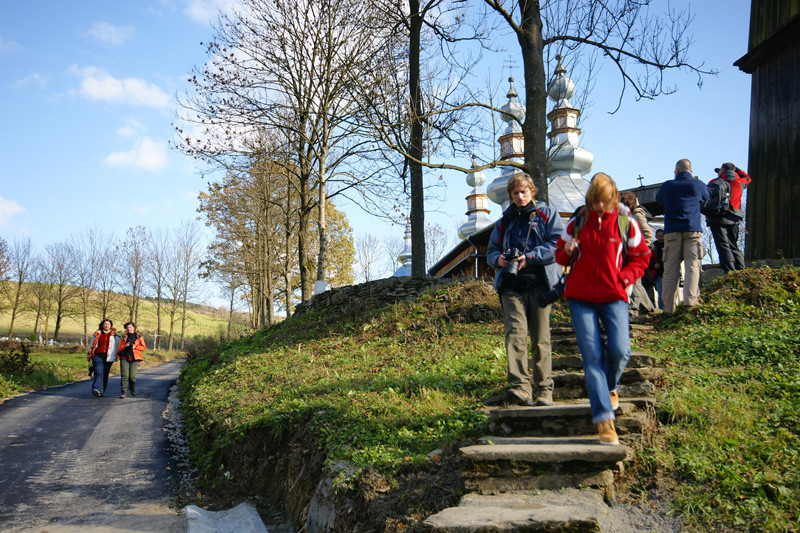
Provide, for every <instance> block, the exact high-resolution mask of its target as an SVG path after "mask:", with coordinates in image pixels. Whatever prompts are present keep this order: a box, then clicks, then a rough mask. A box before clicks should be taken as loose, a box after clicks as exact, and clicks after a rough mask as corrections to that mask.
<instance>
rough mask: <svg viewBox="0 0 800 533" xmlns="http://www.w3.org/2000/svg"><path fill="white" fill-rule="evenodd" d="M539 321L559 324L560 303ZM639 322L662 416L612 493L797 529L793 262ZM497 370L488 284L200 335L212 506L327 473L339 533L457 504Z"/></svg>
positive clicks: (186, 376)
mask: <svg viewBox="0 0 800 533" xmlns="http://www.w3.org/2000/svg"><path fill="white" fill-rule="evenodd" d="M358 307H361V308H362V309H364V308H365V307H367V306H353V308H358ZM552 322H553V325H568V324H569V318H568V311H567V310H566V307H565V306H564V305H563V303H562V304H560V305H558V306H556V308H555V310H554V313H553V318H552ZM653 325H654V327H655V329H654V331H653V333H652V334H650V335H646V336H643V337H639V338H637V339H636V340H635V341H634V344H635V345H636V346H635V347H636V348H638V349H644V350H646V351H648V352H650V353H652V354H653V355H655V356H656V357H657V358H658V359H659V360H660V361H661V363H662V365H663V366H664V367H665V375H666V379H665V383H664V387H663V389H662V391H661V393H660V398H659V400H660V403H661V408H660V409H659V413H658V414H659V419H660V422H661V424H660V425H659V427H658V430H657V431H656V432H655V433H653V434H651V435H648V436H647V438H646V439H644V440H643V442H642V444H641V446H640V447H639V449H637V450H636V453H637V460H636V462H635V464H636V466H635V468H633V469H631V470H629V472H628V477H627V479H626V482H625V486H624V487H623V490H621V491H620V494H627V495H628V496H627V497H631V498H639V499H641V500H646V499H647V498H648V496H649V495H653V494H655V495H657V496H659V497H660V498H665V499H667V500H668V501H670V502H671V504H672V505H673V506H674V508H675V509H676V511H677V512H678V513H680V514H681V515H682V516H683V517H684V518H685V520H686V524H687V527H689V528H691V529H693V530H697V531H707V530H710V529H719V530H723V531H727V530H740V529H747V530H763V531H795V530H797V526H796V524H798V523H799V522H800V336H798V335H797V332H798V331H800V271H799V270H798V269H797V268H782V269H775V270H771V269H749V270H747V271H742V272H737V273H734V274H730V275H728V276H725V277H723V278H720V279H719V280H717V281H716V282H714V283H713V284H711V285H710V286H709V287H707V288H706V289H705V290H704V292H703V303H702V304H701V305H700V306H698V307H696V308H694V309H691V310H686V309H683V308H679V311H678V313H676V314H675V315H672V316H659V317H657V318H656V319H654V320H653ZM505 374H506V361H505V350H504V348H503V326H502V316H501V311H500V307H499V302H498V299H497V296H496V295H495V294H494V292H493V290H492V289H491V286H490V285H489V284H488V283H484V282H476V281H470V282H464V283H462V284H458V285H453V286H449V287H446V288H443V289H440V290H437V291H434V292H430V293H428V294H426V295H424V296H423V297H421V298H419V299H418V300H416V301H413V302H408V303H397V304H391V305H386V306H383V307H378V308H372V309H369V308H367V310H365V311H363V312H360V313H356V312H352V313H314V314H306V315H300V316H295V317H292V318H290V319H287V320H286V321H284V322H282V323H281V324H277V325H275V326H272V327H270V328H267V329H264V330H262V331H259V332H257V333H256V334H255V335H253V336H251V337H247V338H242V339H240V340H238V341H236V342H233V343H230V344H227V345H223V346H217V347H213V346H206V349H205V350H202V351H194V352H192V353H190V357H189V358H188V362H187V366H186V367H185V369H184V372H183V375H182V389H181V394H182V397H183V401H184V411H185V414H186V417H187V428H188V432H189V437H190V441H191V446H192V456H193V460H194V462H195V466H196V467H198V468H199V470H200V472H202V487H203V490H204V492H205V494H206V495H208V496H209V497H210V498H211V499H212V501H215V502H217V503H220V504H222V505H227V504H230V503H234V502H237V501H239V499H241V498H242V497H265V498H264V501H266V497H267V496H270V495H271V496H274V497H278V498H279V499H280V500H281V501H283V502H284V504H285V506H286V511H287V513H288V514H289V516H292V517H295V518H296V517H299V516H300V515H301V514H302V511H303V508H304V507H305V506H306V505H307V504H308V501H309V498H310V496H311V494H313V492H314V490H315V489H316V487H317V484H318V482H319V480H320V478H321V477H322V476H323V475H327V476H331V477H332V478H333V479H334V487H335V489H336V491H337V494H338V495H339V497H340V498H342V499H341V500H340V501H342V502H344V503H343V505H344V504H345V503H346V505H347V506H348V512H347V514H346V518H344V519H345V520H350V521H351V523H350V525H353V527H354V529H359V530H366V529H370V528H374V529H376V530H381V531H401V530H405V529H407V528H410V527H415V526H417V525H418V524H419V520H420V519H422V518H424V517H426V516H428V515H429V514H431V513H432V512H435V511H438V510H440V509H442V508H444V507H446V506H449V505H452V504H454V503H455V502H456V501H457V500H458V498H459V496H460V491H461V487H462V486H461V485H460V483H459V478H458V475H457V469H458V467H459V456H458V453H456V452H457V449H458V448H459V447H460V446H462V445H464V444H469V443H471V442H472V441H473V440H474V439H475V438H476V437H478V436H480V435H482V434H485V431H486V418H485V415H484V410H483V404H482V400H483V399H484V398H486V397H488V396H492V395H494V394H497V393H499V392H501V391H502V389H503V387H504V385H505V379H506V375H505ZM261 510H262V511H264V512H266V511H267V510H266V509H261ZM787 524H795V526H793V527H792V526H788V527H787Z"/></svg>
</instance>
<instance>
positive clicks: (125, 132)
mask: <svg viewBox="0 0 800 533" xmlns="http://www.w3.org/2000/svg"><path fill="white" fill-rule="evenodd" d="M145 130H146V128H145V127H144V124H142V123H141V122H139V121H138V120H136V119H135V118H129V119H128V120H126V121H125V124H124V125H123V126H120V127H119V128H117V135H119V136H120V137H122V138H123V139H130V138H131V137H135V136H137V135H141V134H143V133H144V132H145Z"/></svg>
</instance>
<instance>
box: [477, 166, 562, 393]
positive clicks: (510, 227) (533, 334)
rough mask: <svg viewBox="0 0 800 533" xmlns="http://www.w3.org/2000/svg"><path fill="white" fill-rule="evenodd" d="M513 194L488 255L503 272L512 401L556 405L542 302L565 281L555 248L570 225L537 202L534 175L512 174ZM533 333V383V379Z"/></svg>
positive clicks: (498, 285) (499, 284)
mask: <svg viewBox="0 0 800 533" xmlns="http://www.w3.org/2000/svg"><path fill="white" fill-rule="evenodd" d="M507 190H508V196H509V197H510V198H511V200H512V203H511V205H510V206H509V207H508V209H506V210H505V212H504V213H503V216H502V217H501V218H500V220H498V221H497V223H495V226H494V230H493V231H492V235H491V237H490V238H489V247H488V250H487V252H486V260H487V262H488V264H489V266H491V267H492V268H495V269H498V270H497V273H496V275H495V278H494V288H495V290H496V291H497V293H498V294H499V295H500V304H501V306H502V308H503V323H504V325H505V344H506V356H507V358H508V386H509V390H508V392H507V393H506V402H507V403H509V404H516V405H527V406H532V405H534V404H535V405H553V378H552V377H551V374H552V352H551V347H550V308H551V307H552V306H551V304H549V303H545V302H541V303H540V302H539V299H540V298H541V297H542V296H544V295H546V294H548V293H549V292H550V291H551V290H552V289H553V288H554V287H555V286H556V285H557V284H558V281H559V280H560V279H561V267H559V266H558V265H557V264H556V262H555V250H556V242H557V241H558V236H559V234H560V233H561V231H562V229H563V228H564V223H563V222H562V221H561V217H560V216H559V215H558V210H556V208H555V207H551V206H548V205H547V204H545V203H544V202H536V201H535V198H534V197H535V196H536V186H535V185H534V184H533V180H532V179H531V177H530V176H529V175H528V174H522V173H520V174H515V175H514V176H512V177H511V179H510V180H508V185H507ZM528 334H530V338H531V352H532V359H533V383H531V378H530V376H529V375H528V339H527V336H528ZM534 386H535V394H536V396H535V400H534V396H533V395H534Z"/></svg>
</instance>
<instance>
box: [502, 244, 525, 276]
mask: <svg viewBox="0 0 800 533" xmlns="http://www.w3.org/2000/svg"><path fill="white" fill-rule="evenodd" d="M518 257H522V252H520V251H519V249H517V248H514V249H513V250H511V251H510V252H506V253H504V254H503V259H505V260H506V261H508V266H506V267H505V268H504V269H503V274H504V275H506V276H516V275H517V273H518V272H519V261H517V258H518Z"/></svg>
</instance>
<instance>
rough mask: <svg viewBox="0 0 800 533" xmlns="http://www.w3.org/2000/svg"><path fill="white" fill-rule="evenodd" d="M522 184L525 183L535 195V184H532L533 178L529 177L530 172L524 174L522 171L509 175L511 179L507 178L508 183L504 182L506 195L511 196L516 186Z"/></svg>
mask: <svg viewBox="0 0 800 533" xmlns="http://www.w3.org/2000/svg"><path fill="white" fill-rule="evenodd" d="M523 184H524V185H527V186H528V188H529V189H530V190H531V192H532V193H533V196H534V197H536V185H534V184H533V178H531V175H530V174H525V173H524V172H521V173H519V174H514V175H513V176H511V179H510V180H508V184H506V191H507V192H508V195H509V196H511V193H513V192H514V190H515V189H516V188H517V187H519V186H520V185H523Z"/></svg>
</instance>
